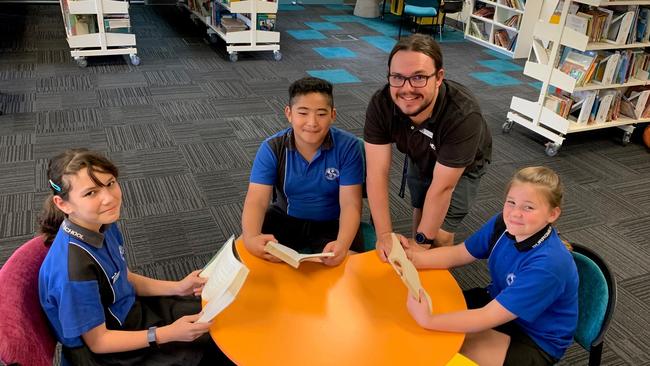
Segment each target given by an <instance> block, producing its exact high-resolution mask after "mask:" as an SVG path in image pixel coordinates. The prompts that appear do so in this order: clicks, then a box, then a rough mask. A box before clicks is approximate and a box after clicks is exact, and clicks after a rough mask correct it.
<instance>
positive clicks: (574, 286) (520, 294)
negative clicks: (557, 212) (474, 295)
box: [465, 214, 578, 359]
mask: <svg viewBox="0 0 650 366" xmlns="http://www.w3.org/2000/svg"><path fill="white" fill-rule="evenodd" d="M495 225H496V227H497V228H499V227H500V228H505V223H503V216H502V215H501V214H498V215H496V216H494V217H492V218H491V219H490V220H489V221H488V222H487V223H486V224H485V225H484V226H483V227H482V228H481V229H480V230H479V231H477V232H476V233H474V234H473V235H472V236H471V237H470V238H469V239H467V240H466V241H465V246H466V247H467V250H468V251H469V253H470V254H471V255H472V256H473V257H475V258H479V259H485V258H487V259H488V268H489V270H490V278H491V280H492V282H491V283H490V285H489V286H488V291H489V293H490V296H491V297H492V298H493V299H496V300H497V301H498V302H499V304H501V305H502V306H503V307H505V308H506V309H508V311H510V312H511V313H513V314H515V315H516V316H517V319H515V322H516V323H517V324H518V325H519V326H520V327H521V328H522V330H523V331H524V332H525V333H526V334H527V335H528V336H530V338H531V339H532V340H533V341H535V343H537V345H539V347H541V348H542V349H543V350H544V351H546V353H548V354H549V355H551V356H552V357H554V358H556V359H560V358H562V355H563V354H564V352H565V351H566V349H567V348H568V347H569V346H570V345H571V343H572V342H573V335H574V333H575V330H576V327H577V324H578V270H577V268H576V265H575V262H574V260H573V257H572V256H571V253H569V251H568V250H567V248H566V247H565V246H564V244H563V243H562V241H561V240H560V238H559V237H558V235H557V232H556V231H555V229H554V228H553V227H552V226H550V225H548V226H546V227H545V228H543V229H542V230H540V231H539V232H538V233H536V234H534V235H532V236H531V237H530V238H528V239H526V240H524V241H523V242H520V243H519V242H517V241H516V240H515V238H514V236H512V235H510V234H509V233H508V232H507V231H505V230H502V231H501V232H499V233H497V237H498V240H497V241H496V244H494V246H493V248H492V249H491V251H490V238H491V237H493V236H492V235H493V233H494V231H495Z"/></svg>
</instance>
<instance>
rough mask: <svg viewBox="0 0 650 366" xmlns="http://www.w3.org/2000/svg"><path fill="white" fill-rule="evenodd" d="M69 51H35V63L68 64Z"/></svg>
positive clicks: (69, 58)
mask: <svg viewBox="0 0 650 366" xmlns="http://www.w3.org/2000/svg"><path fill="white" fill-rule="evenodd" d="M70 60H71V56H70V50H66V49H58V50H56V49H55V50H38V51H36V62H37V63H39V64H64V63H66V62H70Z"/></svg>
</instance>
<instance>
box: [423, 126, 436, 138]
mask: <svg viewBox="0 0 650 366" xmlns="http://www.w3.org/2000/svg"><path fill="white" fill-rule="evenodd" d="M420 133H421V134H423V135H424V136H426V137H428V138H430V139H432V138H433V132H431V131H429V130H427V129H426V128H423V129H421V130H420Z"/></svg>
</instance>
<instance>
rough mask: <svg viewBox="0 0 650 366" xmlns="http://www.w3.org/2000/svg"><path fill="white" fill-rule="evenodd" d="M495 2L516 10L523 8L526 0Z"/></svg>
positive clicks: (499, 0) (500, 0)
mask: <svg viewBox="0 0 650 366" xmlns="http://www.w3.org/2000/svg"><path fill="white" fill-rule="evenodd" d="M497 3H498V4H501V5H505V6H508V7H511V8H514V9H518V10H524V7H525V6H526V0H497Z"/></svg>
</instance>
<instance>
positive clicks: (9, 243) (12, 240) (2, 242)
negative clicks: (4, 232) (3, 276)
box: [0, 232, 34, 268]
mask: <svg viewBox="0 0 650 366" xmlns="http://www.w3.org/2000/svg"><path fill="white" fill-rule="evenodd" d="M33 237H34V232H32V233H30V234H27V235H23V236H16V237H4V236H2V237H0V268H1V267H2V265H4V264H5V262H6V261H7V259H9V257H10V256H11V255H12V254H13V253H14V252H15V251H16V249H18V247H20V246H21V245H23V244H24V243H26V242H27V241H28V240H30V239H31V238H33Z"/></svg>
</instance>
